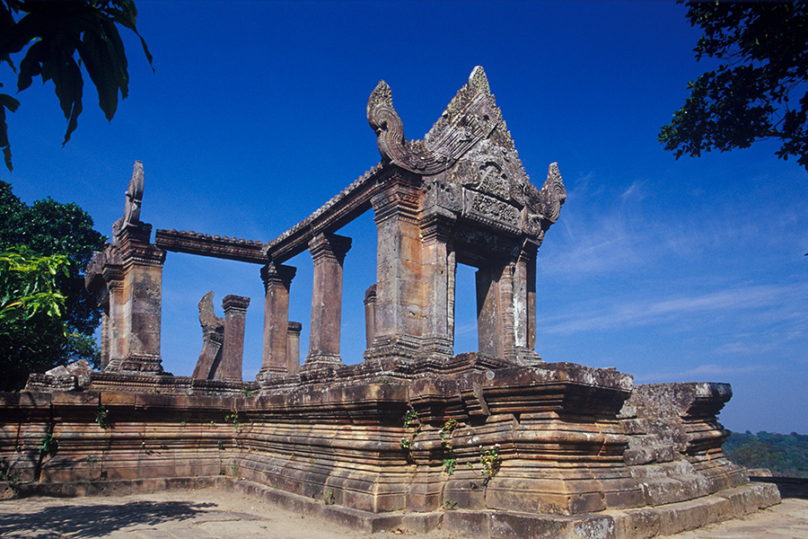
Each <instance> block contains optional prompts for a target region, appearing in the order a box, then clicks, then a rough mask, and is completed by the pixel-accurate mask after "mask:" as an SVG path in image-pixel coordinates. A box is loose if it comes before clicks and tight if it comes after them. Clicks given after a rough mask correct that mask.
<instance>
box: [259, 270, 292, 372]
mask: <svg viewBox="0 0 808 539" xmlns="http://www.w3.org/2000/svg"><path fill="white" fill-rule="evenodd" d="M296 272H297V269H296V268H293V267H292V266H282V265H280V264H277V265H276V264H274V263H269V264H267V265H266V266H264V267H263V268H261V278H262V279H263V281H264V290H265V291H266V295H265V296H264V357H263V361H262V363H261V370H260V371H258V375H257V376H256V380H262V379H264V378H265V377H267V376H269V375H270V374H271V373H273V372H276V373H282V374H286V372H288V369H289V360H288V351H287V331H288V327H289V288H290V287H291V286H292V279H293V278H294V276H295V273H296Z"/></svg>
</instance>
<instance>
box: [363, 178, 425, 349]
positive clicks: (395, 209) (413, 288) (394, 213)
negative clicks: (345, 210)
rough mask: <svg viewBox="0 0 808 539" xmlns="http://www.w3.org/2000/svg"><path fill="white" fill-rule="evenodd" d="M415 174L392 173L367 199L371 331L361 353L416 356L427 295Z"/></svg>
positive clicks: (418, 190) (420, 338)
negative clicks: (371, 230)
mask: <svg viewBox="0 0 808 539" xmlns="http://www.w3.org/2000/svg"><path fill="white" fill-rule="evenodd" d="M420 202H421V188H420V183H419V180H418V178H414V177H409V176H405V175H403V174H402V175H396V176H394V177H392V178H388V179H387V180H386V185H385V186H384V188H383V189H382V190H381V192H380V193H379V194H377V195H376V196H374V197H373V199H372V200H371V203H372V204H373V210H374V212H375V214H376V215H375V217H374V220H375V221H376V230H377V241H378V243H377V248H376V319H375V326H376V333H375V336H374V338H373V345H372V347H371V348H370V349H369V350H367V351H366V352H365V358H367V359H378V358H399V359H416V358H418V357H419V354H420V351H421V344H422V340H423V336H424V333H425V329H424V327H425V322H424V321H425V319H426V317H427V307H426V304H427V302H428V297H427V296H428V294H426V293H425V291H424V290H423V288H424V275H423V271H422V270H423V266H422V264H421V254H422V253H421V251H422V249H423V245H422V243H421V230H420V226H419V221H418V211H419V207H420Z"/></svg>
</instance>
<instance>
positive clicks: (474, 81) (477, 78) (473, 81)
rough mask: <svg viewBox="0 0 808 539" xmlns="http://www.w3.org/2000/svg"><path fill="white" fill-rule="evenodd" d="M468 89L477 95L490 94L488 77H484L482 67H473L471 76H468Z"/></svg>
mask: <svg viewBox="0 0 808 539" xmlns="http://www.w3.org/2000/svg"><path fill="white" fill-rule="evenodd" d="M469 87H470V88H471V89H472V90H474V92H475V93H478V94H484V95H489V94H490V93H491V87H490V86H488V77H486V76H485V70H484V69H483V66H475V67H474V69H472V70H471V75H469Z"/></svg>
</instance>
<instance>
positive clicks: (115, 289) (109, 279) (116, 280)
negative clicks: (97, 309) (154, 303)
mask: <svg viewBox="0 0 808 539" xmlns="http://www.w3.org/2000/svg"><path fill="white" fill-rule="evenodd" d="M102 274H103V278H104V282H105V286H104V288H105V294H106V307H105V311H104V314H105V317H104V318H106V324H104V326H103V327H102V331H104V336H103V337H102V343H103V345H102V346H103V348H104V351H103V352H102V356H101V372H105V371H106V370H107V368H109V365H110V364H120V362H121V361H123V358H124V354H125V349H124V343H125V341H126V339H125V335H124V327H125V326H126V322H125V319H124V310H123V304H124V297H123V266H121V265H117V264H108V265H106V266H105V267H104V270H103V272H102Z"/></svg>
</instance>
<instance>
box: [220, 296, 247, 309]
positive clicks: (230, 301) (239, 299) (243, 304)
mask: <svg viewBox="0 0 808 539" xmlns="http://www.w3.org/2000/svg"><path fill="white" fill-rule="evenodd" d="M249 306H250V298H246V297H244V296H234V295H232V294H231V295H229V296H225V297H224V299H223V300H222V309H224V312H225V313H227V312H228V311H242V312H244V311H246V310H247V307H249Z"/></svg>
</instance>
